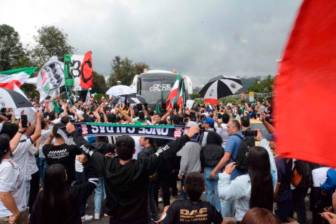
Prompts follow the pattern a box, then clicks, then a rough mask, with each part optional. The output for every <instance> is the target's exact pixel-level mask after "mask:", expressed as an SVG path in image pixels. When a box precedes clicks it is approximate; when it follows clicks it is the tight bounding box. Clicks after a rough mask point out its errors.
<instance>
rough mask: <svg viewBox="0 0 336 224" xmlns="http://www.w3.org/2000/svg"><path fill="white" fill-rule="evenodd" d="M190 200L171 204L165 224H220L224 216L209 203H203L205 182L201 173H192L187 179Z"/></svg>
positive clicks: (186, 188)
mask: <svg viewBox="0 0 336 224" xmlns="http://www.w3.org/2000/svg"><path fill="white" fill-rule="evenodd" d="M184 187H185V190H186V192H187V194H188V197H189V198H188V199H186V200H177V201H175V202H173V203H172V204H171V206H170V207H169V209H168V211H167V216H166V218H165V219H164V220H163V223H164V224H187V223H188V224H210V223H214V224H219V223H221V222H222V216H221V215H220V213H219V212H218V211H217V210H216V208H215V207H213V206H212V205H211V204H210V203H209V202H205V201H201V200H200V197H201V195H202V193H203V191H204V180H203V176H202V175H201V174H200V173H196V172H193V173H190V174H188V176H187V177H186V179H185V186H184Z"/></svg>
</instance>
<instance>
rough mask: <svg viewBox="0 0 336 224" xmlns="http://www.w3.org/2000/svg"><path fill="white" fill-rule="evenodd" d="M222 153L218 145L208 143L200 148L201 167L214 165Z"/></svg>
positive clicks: (222, 150)
mask: <svg viewBox="0 0 336 224" xmlns="http://www.w3.org/2000/svg"><path fill="white" fill-rule="evenodd" d="M223 155H224V149H223V148H222V146H220V145H215V144H209V145H206V146H204V147H202V149H201V164H202V167H203V168H204V167H215V166H216V165H217V163H218V162H219V161H220V160H221V158H222V157H223Z"/></svg>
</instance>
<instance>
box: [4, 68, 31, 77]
mask: <svg viewBox="0 0 336 224" xmlns="http://www.w3.org/2000/svg"><path fill="white" fill-rule="evenodd" d="M36 70H37V67H22V68H15V69H10V70H6V71H0V75H12V74H16V73H20V72H25V73H27V74H28V75H29V76H30V77H31V76H32V75H33V74H34V73H35V72H36Z"/></svg>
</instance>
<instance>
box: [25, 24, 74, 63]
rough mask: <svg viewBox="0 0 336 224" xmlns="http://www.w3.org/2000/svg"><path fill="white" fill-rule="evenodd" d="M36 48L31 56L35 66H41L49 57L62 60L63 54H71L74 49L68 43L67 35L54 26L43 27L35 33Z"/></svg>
mask: <svg viewBox="0 0 336 224" xmlns="http://www.w3.org/2000/svg"><path fill="white" fill-rule="evenodd" d="M37 33H38V34H37V36H35V40H36V42H37V46H36V47H35V48H34V49H33V50H32V52H31V55H32V59H33V61H34V63H35V64H37V65H38V66H42V65H43V64H44V63H45V62H47V61H48V60H49V58H50V57H51V56H57V57H58V59H59V60H63V57H64V55H65V54H71V53H73V50H74V48H73V47H72V46H71V45H70V44H69V43H68V35H67V34H65V33H63V32H62V31H61V30H60V29H58V28H57V27H55V26H43V27H41V28H40V29H39V30H38V31H37Z"/></svg>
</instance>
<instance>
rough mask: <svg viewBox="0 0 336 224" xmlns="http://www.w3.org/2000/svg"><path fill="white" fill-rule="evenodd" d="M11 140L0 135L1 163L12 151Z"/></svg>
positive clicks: (4, 135)
mask: <svg viewBox="0 0 336 224" xmlns="http://www.w3.org/2000/svg"><path fill="white" fill-rule="evenodd" d="M9 141H10V138H9V136H8V135H7V134H0V163H1V161H2V158H3V157H4V156H5V155H6V154H7V153H8V152H9V151H10V147H9Z"/></svg>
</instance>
